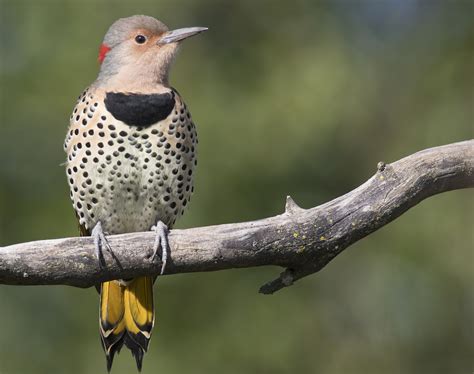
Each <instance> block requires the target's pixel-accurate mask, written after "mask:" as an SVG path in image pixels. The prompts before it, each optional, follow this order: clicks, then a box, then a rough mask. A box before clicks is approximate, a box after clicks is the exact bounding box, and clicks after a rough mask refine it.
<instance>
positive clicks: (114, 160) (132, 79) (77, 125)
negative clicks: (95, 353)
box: [64, 15, 207, 371]
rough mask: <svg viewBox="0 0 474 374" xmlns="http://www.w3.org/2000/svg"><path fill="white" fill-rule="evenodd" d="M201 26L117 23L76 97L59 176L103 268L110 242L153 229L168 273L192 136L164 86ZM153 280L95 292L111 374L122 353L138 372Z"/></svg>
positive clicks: (185, 113)
mask: <svg viewBox="0 0 474 374" xmlns="http://www.w3.org/2000/svg"><path fill="white" fill-rule="evenodd" d="M206 30H207V28H205V27H187V28H180V29H175V30H169V28H168V27H167V26H166V25H165V24H164V23H162V22H161V21H159V20H157V19H155V18H153V17H150V16H145V15H135V16H131V17H126V18H120V19H118V20H117V21H115V22H114V23H113V24H112V25H111V26H110V28H109V29H108V31H107V32H106V34H105V37H104V39H103V42H102V44H101V45H100V48H99V56H98V61H99V63H100V70H99V74H98V77H97V79H96V80H95V81H94V82H93V83H92V84H91V85H90V86H89V87H88V88H86V89H85V90H84V91H83V92H82V94H81V95H80V96H79V98H78V99H77V102H76V105H75V107H74V109H73V113H72V115H71V117H70V121H69V128H68V131H67V134H66V138H65V141H64V150H65V152H66V155H67V156H66V157H67V159H66V163H65V165H66V175H67V179H68V183H69V188H70V197H71V201H72V204H73V207H74V210H75V213H76V216H77V219H78V223H79V228H80V234H81V235H82V236H92V238H93V242H94V246H95V255H96V257H97V260H98V261H99V263H100V264H102V265H101V266H103V261H104V252H103V250H104V249H105V250H107V251H109V252H111V253H112V254H113V248H111V247H110V244H109V242H108V240H107V235H112V234H121V233H129V232H138V231H148V230H153V231H154V232H155V242H154V246H153V256H152V259H153V260H155V259H156V258H157V256H158V257H161V261H162V267H161V274H163V272H164V271H165V265H166V259H167V253H168V251H169V245H168V230H169V229H170V228H171V227H172V226H173V225H174V224H175V221H176V219H177V218H178V217H180V216H181V215H182V214H183V213H184V209H185V207H186V206H187V205H188V204H189V201H190V198H191V194H192V193H193V190H194V186H193V178H194V173H195V168H196V165H197V153H196V151H197V144H198V139H197V132H196V126H195V124H194V122H193V120H192V118H191V114H190V112H189V109H188V107H187V106H186V104H185V103H184V101H183V99H182V97H181V95H180V94H179V93H178V91H177V90H176V89H174V88H172V87H171V86H170V84H169V70H170V67H171V65H172V63H173V60H174V58H175V56H176V54H177V51H178V49H179V47H180V45H181V43H182V41H184V40H185V39H187V38H189V37H191V36H193V35H197V34H199V33H201V32H203V31H206ZM155 279H156V277H151V276H143V277H138V278H133V279H121V280H112V281H109V282H103V283H101V284H100V285H98V286H97V288H98V290H99V293H100V303H99V332H100V338H101V343H102V347H103V349H104V352H105V357H106V366H107V370H108V371H110V370H111V367H112V363H113V359H114V355H115V354H116V353H118V352H120V349H121V348H122V346H123V345H125V346H126V347H127V348H128V349H129V350H130V351H131V353H132V356H133V357H134V358H135V361H136V365H137V369H138V370H139V371H141V368H142V361H143V355H144V353H145V352H146V351H147V348H148V344H149V341H150V337H151V332H152V329H153V325H154V320H155V314H154V307H153V283H154V281H155Z"/></svg>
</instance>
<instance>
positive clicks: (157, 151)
mask: <svg viewBox="0 0 474 374" xmlns="http://www.w3.org/2000/svg"><path fill="white" fill-rule="evenodd" d="M180 118H182V117H178V119H177V120H176V122H173V121H171V120H172V119H173V118H172V117H171V119H170V121H169V122H164V123H161V122H160V123H158V124H156V125H153V126H150V127H147V128H134V127H129V126H127V125H125V124H123V123H115V125H113V126H110V127H108V128H103V129H101V130H103V131H104V130H108V134H107V132H106V133H105V135H106V136H105V137H101V134H100V132H99V137H98V138H97V137H96V138H94V139H90V138H89V137H85V140H82V139H81V138H80V137H79V136H80V134H79V136H78V138H77V139H81V140H80V141H79V140H76V143H75V144H74V145H73V146H72V148H71V149H70V154H69V162H68V167H67V173H68V175H69V183H70V186H71V198H72V200H73V204H74V206H75V209H76V212H77V214H78V216H79V222H80V223H81V224H84V225H85V227H86V229H87V230H92V228H93V227H94V226H95V224H96V223H97V222H98V221H100V222H101V224H102V227H103V229H104V231H105V232H107V233H109V234H118V233H126V232H135V231H147V230H149V229H150V228H151V226H153V225H154V224H156V222H157V221H158V220H161V221H162V222H163V223H165V224H166V225H168V226H171V225H173V224H174V222H175V220H176V219H177V218H178V217H179V216H181V215H182V214H183V212H184V208H185V207H186V205H187V204H188V203H189V200H190V198H191V194H192V192H193V172H194V168H195V165H196V153H195V146H196V141H197V140H196V133H195V128H194V124H192V122H190V121H187V120H183V121H182V122H181V121H180ZM185 119H186V118H185ZM84 131H88V128H87V127H85V128H84ZM104 132H105V131H104ZM107 135H109V136H107ZM83 138H84V137H83ZM80 143H81V144H82V146H80Z"/></svg>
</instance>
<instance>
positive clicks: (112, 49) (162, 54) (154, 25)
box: [97, 15, 207, 88]
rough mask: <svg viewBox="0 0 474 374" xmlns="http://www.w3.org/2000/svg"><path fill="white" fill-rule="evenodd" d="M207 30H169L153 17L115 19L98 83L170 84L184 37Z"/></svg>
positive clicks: (103, 49)
mask: <svg viewBox="0 0 474 374" xmlns="http://www.w3.org/2000/svg"><path fill="white" fill-rule="evenodd" d="M205 30H207V28H205V27H188V28H182V29H177V30H171V31H170V30H168V27H167V26H166V25H165V24H164V23H162V22H160V21H158V20H157V19H155V18H153V17H148V16H141V15H140V16H132V17H127V18H120V19H119V20H117V21H115V22H114V23H113V24H112V26H110V28H109V30H108V31H107V33H106V34H105V37H104V41H103V42H102V45H101V46H100V50H99V62H100V64H101V68H100V73H99V77H98V79H97V82H98V83H99V84H102V85H107V86H111V87H114V86H116V87H128V88H131V87H130V86H137V87H143V86H151V85H156V84H161V85H164V86H167V85H168V73H169V68H170V65H171V63H172V61H173V59H174V56H175V55H176V52H177V50H178V47H179V44H180V42H181V41H182V40H184V39H186V38H189V37H190V36H193V35H196V34H198V33H200V32H202V31H205Z"/></svg>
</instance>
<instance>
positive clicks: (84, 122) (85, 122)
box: [82, 118, 87, 126]
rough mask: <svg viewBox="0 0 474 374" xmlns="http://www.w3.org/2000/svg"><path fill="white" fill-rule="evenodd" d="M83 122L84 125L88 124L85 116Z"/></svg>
mask: <svg viewBox="0 0 474 374" xmlns="http://www.w3.org/2000/svg"><path fill="white" fill-rule="evenodd" d="M82 124H83V125H84V126H85V125H87V120H86V119H85V118H84V119H83V120H82Z"/></svg>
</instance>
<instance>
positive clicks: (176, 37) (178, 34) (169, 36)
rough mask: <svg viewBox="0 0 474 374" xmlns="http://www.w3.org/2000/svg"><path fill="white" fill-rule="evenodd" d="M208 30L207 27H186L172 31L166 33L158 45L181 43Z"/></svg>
mask: <svg viewBox="0 0 474 374" xmlns="http://www.w3.org/2000/svg"><path fill="white" fill-rule="evenodd" d="M206 30H207V27H185V28H184V29H177V30H171V31H168V32H165V33H164V35H163V36H162V37H161V38H160V39H159V40H158V43H157V44H168V43H174V42H179V41H181V40H183V39H186V38H189V37H190V36H193V35H196V34H199V33H201V32H203V31H206Z"/></svg>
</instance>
